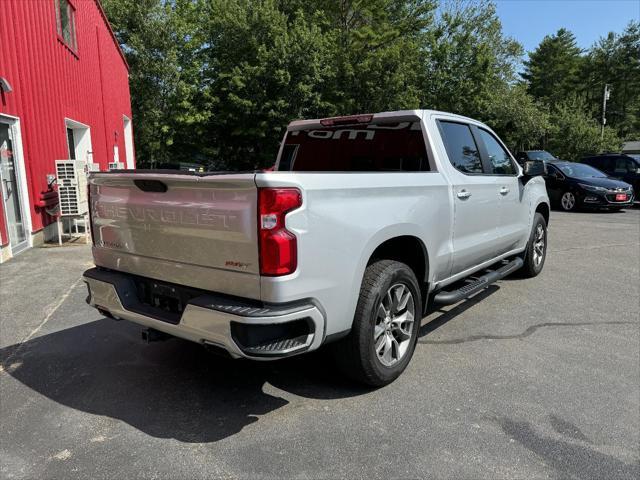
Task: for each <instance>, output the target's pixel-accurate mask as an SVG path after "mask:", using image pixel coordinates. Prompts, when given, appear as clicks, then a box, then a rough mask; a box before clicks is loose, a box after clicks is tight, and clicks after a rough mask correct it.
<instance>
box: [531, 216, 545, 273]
mask: <svg viewBox="0 0 640 480" xmlns="http://www.w3.org/2000/svg"><path fill="white" fill-rule="evenodd" d="M544 240H545V238H544V227H543V226H542V224H540V223H539V224H538V226H537V227H536V232H535V234H534V237H533V263H534V265H535V266H536V267H539V266H540V264H541V263H542V261H543V260H544V254H545V241H544Z"/></svg>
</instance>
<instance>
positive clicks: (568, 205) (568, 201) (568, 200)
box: [560, 192, 576, 210]
mask: <svg viewBox="0 0 640 480" xmlns="http://www.w3.org/2000/svg"><path fill="white" fill-rule="evenodd" d="M560 203H561V204H562V208H563V209H564V210H573V207H575V206H576V197H575V195H574V194H573V193H571V192H565V193H564V195H562V199H560Z"/></svg>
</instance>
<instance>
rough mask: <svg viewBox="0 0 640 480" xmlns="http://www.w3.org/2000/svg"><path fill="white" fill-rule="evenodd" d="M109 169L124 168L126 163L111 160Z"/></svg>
mask: <svg viewBox="0 0 640 480" xmlns="http://www.w3.org/2000/svg"><path fill="white" fill-rule="evenodd" d="M109 170H124V163H123V162H110V163H109Z"/></svg>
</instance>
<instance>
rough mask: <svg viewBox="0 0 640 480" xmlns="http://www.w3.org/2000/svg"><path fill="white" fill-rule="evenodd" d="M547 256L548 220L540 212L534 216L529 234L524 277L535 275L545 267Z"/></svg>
mask: <svg viewBox="0 0 640 480" xmlns="http://www.w3.org/2000/svg"><path fill="white" fill-rule="evenodd" d="M546 258H547V222H546V221H545V219H544V217H543V216H542V214H540V213H536V214H535V216H534V217H533V228H532V229H531V235H530V236H529V243H528V244H527V249H526V250H525V252H524V258H523V260H524V265H523V266H522V269H521V273H522V275H523V276H524V277H528V278H531V277H535V276H537V275H538V274H539V273H540V272H541V271H542V267H544V261H545V259H546Z"/></svg>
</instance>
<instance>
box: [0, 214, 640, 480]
mask: <svg viewBox="0 0 640 480" xmlns="http://www.w3.org/2000/svg"><path fill="white" fill-rule="evenodd" d="M549 242H550V247H549V255H548V258H547V263H546V266H545V270H544V271H543V273H542V274H541V275H540V276H539V277H537V278H535V279H532V280H518V279H506V280H503V281H501V282H498V283H497V284H495V285H493V286H491V287H490V288H489V289H487V290H485V291H484V292H482V293H481V294H479V295H477V296H476V297H474V298H472V299H470V300H467V301H465V302H462V303H460V304H458V305H455V306H452V307H447V308H445V309H442V310H436V311H433V312H432V313H430V314H429V315H428V316H427V317H426V318H425V319H424V321H423V326H422V329H421V337H420V340H419V342H420V343H419V344H418V347H417V350H416V353H415V355H414V358H413V361H412V362H411V364H410V365H409V368H408V369H407V371H406V372H405V373H404V374H403V375H402V376H401V377H400V378H399V379H398V380H397V381H396V382H394V383H393V384H391V385H389V386H387V387H385V388H382V389H378V390H370V389H364V388H361V387H358V386H354V385H352V384H350V383H349V382H347V381H345V380H344V379H342V378H341V377H340V376H338V375H337V374H336V373H335V372H334V370H333V368H332V367H331V365H330V364H329V363H327V361H326V357H325V356H324V355H323V354H322V352H319V353H316V354H311V355H307V356H302V357H298V358H292V359H288V360H286V361H280V362H274V363H266V364H265V363H252V362H247V361H230V360H225V359H222V358H218V357H216V356H213V355H211V354H209V353H208V352H206V351H204V350H203V349H201V348H200V347H199V346H198V345H196V344H190V343H188V342H184V341H181V340H177V339H174V340H169V341H166V342H158V343H152V344H148V345H147V344H144V343H142V341H141V340H140V328H139V327H137V326H136V325H134V324H130V323H127V322H115V321H113V320H109V319H105V318H103V317H101V316H100V315H99V314H98V312H97V311H94V310H93V309H91V308H89V307H88V306H87V305H86V304H85V303H84V298H85V296H86V290H85V287H84V285H83V283H82V282H78V278H79V275H80V273H81V272H82V271H83V270H84V269H85V268H87V265H88V264H90V254H89V250H88V248H87V247H69V248H61V249H55V248H47V249H42V248H39V249H32V250H30V251H28V252H25V253H24V254H22V255H20V256H18V257H16V258H15V259H13V260H11V261H10V262H7V263H6V264H3V265H0V279H1V283H0V328H1V330H0V342H1V343H0V346H1V349H0V360H1V361H2V371H1V372H0V395H1V398H0V400H1V401H0V408H1V411H0V421H1V424H2V429H1V433H0V440H1V443H0V452H1V472H0V474H1V476H2V477H3V478H127V479H128V478H202V477H209V478H211V477H215V478H312V479H315V478H345V477H348V478H371V477H389V478H418V477H430V478H455V479H460V478H473V479H478V478H487V479H496V478H527V479H529V478H549V477H550V478H607V479H618V478H634V479H637V478H639V476H640V463H639V445H640V438H639V435H640V433H639V432H640V334H639V327H640V324H639V322H640V319H639V316H640V292H639V286H640V281H639V279H640V210H629V211H626V212H622V213H591V214H589V213H571V214H565V213H559V212H553V213H552V219H551V229H550V233H549Z"/></svg>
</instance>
